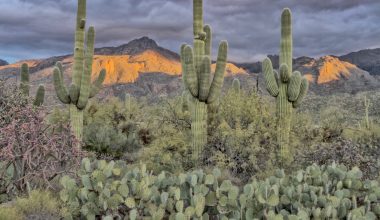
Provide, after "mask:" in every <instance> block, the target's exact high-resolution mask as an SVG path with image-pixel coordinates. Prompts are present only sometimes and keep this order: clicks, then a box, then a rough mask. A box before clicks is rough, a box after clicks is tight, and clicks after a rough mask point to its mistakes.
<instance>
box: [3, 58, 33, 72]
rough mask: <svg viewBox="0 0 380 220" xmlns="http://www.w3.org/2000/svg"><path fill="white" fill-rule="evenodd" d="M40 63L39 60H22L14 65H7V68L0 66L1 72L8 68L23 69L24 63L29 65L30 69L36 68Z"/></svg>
mask: <svg viewBox="0 0 380 220" xmlns="http://www.w3.org/2000/svg"><path fill="white" fill-rule="evenodd" d="M39 62H40V61H39V60H22V61H19V62H17V63H12V64H9V65H5V66H0V70H3V69H8V68H21V65H22V64H23V63H26V64H28V66H29V68H30V67H34V66H36V65H38V63H39Z"/></svg>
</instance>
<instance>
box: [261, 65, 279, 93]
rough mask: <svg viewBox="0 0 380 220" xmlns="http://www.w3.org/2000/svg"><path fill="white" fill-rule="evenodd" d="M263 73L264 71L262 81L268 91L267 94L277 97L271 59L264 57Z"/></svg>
mask: <svg viewBox="0 0 380 220" xmlns="http://www.w3.org/2000/svg"><path fill="white" fill-rule="evenodd" d="M262 69H263V73H264V81H265V85H266V88H267V90H268V92H269V94H270V95H271V96H273V97H277V96H278V93H279V90H278V83H277V79H276V77H278V76H276V75H275V74H277V73H274V72H273V66H272V61H271V60H270V59H269V58H266V59H265V60H264V61H263V68H262Z"/></svg>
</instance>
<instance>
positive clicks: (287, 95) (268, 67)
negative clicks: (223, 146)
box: [263, 8, 309, 161]
mask: <svg viewBox="0 0 380 220" xmlns="http://www.w3.org/2000/svg"><path fill="white" fill-rule="evenodd" d="M292 50H293V39H292V14H291V11H290V9H288V8H286V9H284V10H283V12H282V16H281V50H280V69H279V72H280V74H278V73H277V72H276V71H274V70H273V66H272V63H271V61H270V59H269V58H266V59H265V60H264V61H263V73H264V78H265V84H266V87H267V90H268V92H269V93H270V94H271V95H272V96H273V97H276V100H277V103H276V111H277V120H278V121H277V142H278V145H279V147H280V157H281V159H282V161H288V160H289V159H290V154H289V133H290V125H291V118H292V109H293V108H297V107H298V106H299V105H300V104H301V102H302V100H303V98H304V97H305V96H306V94H307V90H308V87H309V83H308V81H307V79H306V78H305V77H301V73H300V72H298V71H295V72H293V67H292V64H293V63H292V62H293V51H292ZM292 72H293V73H292Z"/></svg>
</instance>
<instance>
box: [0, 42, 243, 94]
mask: <svg viewBox="0 0 380 220" xmlns="http://www.w3.org/2000/svg"><path fill="white" fill-rule="evenodd" d="M57 61H60V62H62V64H63V66H64V70H65V80H66V81H67V83H69V79H70V77H71V73H72V67H73V56H72V55H63V56H55V57H50V58H47V59H40V60H24V61H20V62H17V63H14V64H10V65H6V66H0V77H1V76H3V77H11V78H12V77H13V78H15V76H18V74H19V69H20V67H21V64H22V63H24V62H26V63H28V64H29V68H30V73H31V82H32V90H33V87H35V86H36V85H38V84H40V83H41V84H45V88H46V93H47V96H48V97H49V96H51V99H52V100H53V101H56V97H55V94H54V91H53V90H54V88H53V85H52V72H53V67H54V64H55V63H56V62H57ZM103 68H104V69H106V70H107V76H106V79H105V82H104V85H105V86H106V89H105V92H104V93H105V95H109V94H113V95H119V94H115V93H125V91H128V92H130V93H132V94H134V95H144V94H145V95H146V94H154V95H162V94H165V95H167V94H172V93H173V92H177V91H179V90H180V87H181V85H182V83H181V75H182V73H181V71H182V70H181V63H180V57H179V55H178V54H177V53H175V52H173V51H170V50H168V49H165V48H163V47H160V46H159V45H158V44H157V43H156V42H155V41H154V40H152V39H150V38H148V37H142V38H139V39H135V40H132V41H130V42H129V43H127V44H124V45H121V46H118V47H104V48H97V49H95V55H94V61H93V74H92V78H93V79H94V78H96V77H97V75H98V74H99V72H100V71H101V69H103ZM212 69H215V64H213V66H212ZM238 74H246V75H248V74H247V72H246V71H245V70H244V69H241V68H238V67H236V66H235V65H234V64H232V63H228V64H227V70H226V75H227V76H235V75H238ZM120 89H121V90H120ZM48 99H49V98H48Z"/></svg>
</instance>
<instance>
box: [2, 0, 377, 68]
mask: <svg viewBox="0 0 380 220" xmlns="http://www.w3.org/2000/svg"><path fill="white" fill-rule="evenodd" d="M204 4H205V22H206V23H208V24H211V26H212V28H213V32H214V39H215V40H217V41H219V40H222V39H227V40H228V42H229V44H230V53H229V57H230V60H233V61H239V62H243V61H244V62H245V61H256V60H258V59H262V57H263V56H265V55H266V54H275V53H278V50H279V38H280V26H279V24H280V14H281V10H282V8H284V7H289V8H290V9H291V10H292V12H293V29H294V30H293V36H294V55H295V56H302V55H306V56H313V57H318V56H322V55H326V54H334V55H341V54H345V53H347V52H351V51H357V50H360V49H365V48H376V47H380V1H379V0H302V1H301V0H204ZM87 7H88V15H87V20H88V24H90V25H94V26H95V28H96V31H97V38H96V47H102V46H118V45H120V44H124V43H127V42H128V41H130V40H132V39H134V38H138V37H141V36H148V37H150V38H152V39H154V40H156V41H157V43H158V44H159V45H160V46H163V47H165V48H168V49H171V50H173V51H175V52H178V49H179V47H180V45H181V43H182V42H191V41H192V0H87ZM0 8H1V13H0V59H5V60H7V61H9V62H14V61H16V60H20V59H29V58H43V57H49V56H53V55H62V54H68V53H71V51H72V48H73V38H74V23H75V12H76V0H1V1H0ZM217 45H218V42H216V41H214V50H215V49H216V47H217Z"/></svg>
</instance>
